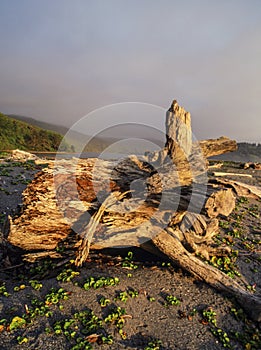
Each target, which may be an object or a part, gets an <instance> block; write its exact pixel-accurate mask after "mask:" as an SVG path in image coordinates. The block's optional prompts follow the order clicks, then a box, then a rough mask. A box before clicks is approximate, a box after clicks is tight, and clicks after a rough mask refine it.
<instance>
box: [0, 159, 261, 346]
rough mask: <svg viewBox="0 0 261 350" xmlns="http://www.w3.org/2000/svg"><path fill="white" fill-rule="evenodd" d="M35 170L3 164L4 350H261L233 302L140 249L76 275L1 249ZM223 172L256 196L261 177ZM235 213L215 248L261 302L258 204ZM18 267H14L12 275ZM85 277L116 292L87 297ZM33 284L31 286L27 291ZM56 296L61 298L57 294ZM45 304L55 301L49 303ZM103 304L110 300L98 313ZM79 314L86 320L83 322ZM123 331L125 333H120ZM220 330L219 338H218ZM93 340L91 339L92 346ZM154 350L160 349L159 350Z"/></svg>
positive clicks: (95, 261) (0, 285)
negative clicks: (230, 256) (233, 253)
mask: <svg viewBox="0 0 261 350" xmlns="http://www.w3.org/2000/svg"><path fill="white" fill-rule="evenodd" d="M39 170H40V166H36V167H35V166H33V165H32V164H31V165H30V164H29V165H23V166H22V165H21V164H16V163H5V162H3V163H1V164H0V189H1V192H0V220H1V221H0V227H1V231H2V232H3V234H2V237H1V242H0V243H1V246H0V254H1V266H0V344H1V345H0V348H1V349H2V350H7V349H32V350H36V349H39V350H40V349H45V350H47V349H56V350H58V349H61V350H62V349H89V348H90V344H91V346H92V348H93V349H146V348H147V349H155V350H156V349H165V350H166V349H168V350H174V349H179V350H188V349H198V350H204V349H205V350H207V349H209V350H212V349H213V350H219V349H224V346H226V348H229V346H230V348H233V349H260V348H261V335H260V330H259V325H258V324H257V323H254V322H252V321H251V320H249V319H248V318H247V316H246V315H244V313H243V312H242V310H240V307H239V306H238V305H237V303H236V301H235V300H233V299H232V298H228V297H226V296H224V295H222V294H221V293H218V292H217V291H215V290H214V289H212V288H211V287H209V286H208V285H206V284H205V283H202V282H200V281H197V280H196V279H195V278H194V277H191V276H190V275H188V274H186V273H185V272H183V271H181V270H180V269H179V268H178V267H176V266H171V265H169V262H168V260H164V259H159V258H157V257H155V256H152V255H150V254H148V253H145V252H143V251H141V250H139V249H128V250H123V251H115V250H108V251H106V252H102V253H98V252H93V253H91V256H90V259H89V260H88V261H87V263H86V264H85V266H84V267H83V268H81V269H80V270H76V269H75V268H73V267H72V266H71V265H70V262H67V264H65V263H63V262H57V261H48V260H46V261H43V262H41V263H35V264H28V263H23V262H22V259H21V253H22V252H20V251H18V250H17V249H15V248H14V247H10V246H9V245H8V243H7V242H6V237H5V235H6V234H7V231H8V228H7V225H6V224H5V218H6V215H7V214H9V215H16V214H17V213H18V212H19V210H20V208H21V203H22V197H21V193H22V190H23V189H24V188H25V187H26V185H27V180H30V179H31V178H32V177H33V174H34V173H35V172H37V171H39ZM221 170H222V171H227V172H235V173H238V172H242V173H244V174H245V173H249V174H252V175H253V178H243V177H242V178H241V177H238V175H237V176H235V179H237V180H240V181H248V182H249V183H251V184H254V185H258V186H260V184H261V176H260V175H261V172H260V171H254V170H250V169H248V170H242V169H241V168H240V167H239V165H238V164H233V163H225V165H224V166H223V167H222V169H220V171H221ZM213 171H218V170H213V169H211V170H210V172H209V176H211V173H212V172H213ZM232 178H233V177H232ZM238 205H239V207H238V209H237V212H235V213H233V215H232V216H231V218H229V219H228V220H226V219H225V218H224V220H222V222H223V225H222V226H223V228H221V232H222V234H221V236H220V239H221V240H222V239H226V242H227V243H229V244H231V245H232V247H233V248H234V249H235V250H238V251H239V256H238V259H237V262H236V266H235V269H237V270H238V271H240V272H241V273H242V275H244V277H245V278H246V279H247V281H248V283H249V288H251V289H256V293H260V288H261V274H260V264H261V259H260V257H261V255H260V240H261V223H260V212H261V210H260V208H261V202H259V201H255V200H251V201H247V202H244V201H242V200H241V201H239V204H238ZM250 208H252V210H250ZM238 216H239V217H240V220H239V219H238ZM228 226H229V229H228ZM231 228H233V229H234V230H239V231H242V232H240V237H234V236H233V237H231V236H230V235H229V234H228V230H230V231H231ZM235 232H236V231H235ZM129 250H131V251H132V252H133V256H132V255H129V258H128V252H129ZM14 265H17V266H18V267H16V268H14ZM126 265H127V267H128V268H126ZM71 270H73V271H75V272H77V273H78V274H75V276H74V277H73V278H71V279H70V278H69V279H70V281H68V282H65V281H62V280H61V273H63V277H64V276H65V277H64V278H65V279H66V278H68V276H72V272H71ZM57 276H58V277H57ZM59 276H60V277H59ZM90 277H93V278H94V279H100V278H101V277H106V278H107V277H113V278H118V279H119V283H118V284H117V285H112V286H105V287H101V288H98V289H94V288H90V289H89V290H85V289H84V285H85V283H86V281H87V280H88V278H90ZM32 280H34V281H37V282H35V283H33V282H30V281H32ZM37 288H39V289H37ZM52 288H53V290H52ZM61 288H62V290H60V294H59V293H58V294H57V291H58V290H59V289H61ZM7 293H8V295H7ZM50 294H52V297H53V298H54V299H52V300H51V302H50ZM48 295H49V299H48ZM57 295H60V296H61V299H59V297H58V296H57ZM168 296H175V297H176V298H177V300H178V301H177V302H176V304H177V305H170V304H168V303H167V299H168ZM101 298H104V299H105V300H107V301H106V302H105V304H106V306H104V307H102V305H101V301H100V300H101ZM125 299H126V300H125ZM48 300H49V301H48ZM174 300H176V299H174ZM117 307H120V309H118V311H119V310H120V311H122V312H124V311H125V315H122V316H119V317H118V319H117V315H116V316H115V319H114V321H113V322H109V321H108V318H107V319H106V317H108V315H110V314H111V313H112V312H114V313H115V308H117ZM36 308H38V310H36ZM41 308H42V309H41ZM233 309H234V312H233V311H232V310H233ZM30 310H31V311H30ZM32 310H34V311H32ZM39 310H40V311H39ZM87 310H89V312H90V310H92V311H93V313H94V314H95V315H96V316H97V319H100V322H98V326H97V327H96V328H95V321H94V320H95V318H92V321H90V320H89V319H88V317H89V316H88V317H87V316H86V312H85V314H84V311H87ZM123 310H124V311H123ZM81 312H82V315H85V319H84V318H82V319H80V318H79V317H80V316H79V313H81ZM207 312H208V313H210V314H211V313H212V314H213V313H215V314H216V315H214V316H213V318H214V319H215V320H216V321H213V322H211V320H210V319H207V316H206V313H207ZM33 313H34V314H35V315H34V317H32V314H33ZM39 313H40V314H41V315H39ZM87 313H88V312H87ZM17 317H18V318H17ZM21 318H22V319H24V320H25V322H23V321H21ZM97 319H96V320H97ZM17 320H20V324H19V322H18V325H17V323H15V321H17ZM117 320H118V321H119V320H120V323H117ZM106 321H107V322H106ZM57 322H60V326H59V325H58V326H57ZM88 322H89V323H88ZM215 322H216V324H214V323H215ZM24 323H25V324H24ZM96 324H97V322H96ZM120 324H123V328H122V330H121V331H120V328H119V327H121V326H120ZM91 325H92V327H90V326H91ZM59 327H60V328H59ZM88 327H89V328H88ZM10 328H11V330H10ZM12 328H13V329H12ZM59 329H61V331H59ZM218 329H219V330H220V331H218V332H217V330H218ZM213 333H216V335H215V334H213ZM94 334H96V335H95V336H93V335H94ZM108 335H111V337H112V339H113V343H112V344H100V343H101V342H102V337H107V339H108ZM90 336H92V337H90ZM225 338H229V340H230V341H229V342H228V341H227V340H226V339H225ZM77 339H78V340H77ZM104 339H105V338H103V341H105V340H104ZM158 340H159V341H161V345H159V343H157V341H158ZM92 341H93V342H92ZM107 341H108V340H107ZM77 342H78V343H77ZM19 343H20V344H19ZM77 344H78V347H76V346H77ZM149 344H150V345H149ZM157 344H158V345H157ZM148 346H149V347H148ZM157 346H158V347H157Z"/></svg>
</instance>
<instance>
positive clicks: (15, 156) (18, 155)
mask: <svg viewBox="0 0 261 350" xmlns="http://www.w3.org/2000/svg"><path fill="white" fill-rule="evenodd" d="M11 158H12V160H18V161H19V162H26V161H28V160H36V159H38V157H37V156H36V155H34V154H32V153H29V152H26V151H21V150H19V149H15V150H13V151H12V155H11Z"/></svg>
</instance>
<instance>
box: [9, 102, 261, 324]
mask: <svg viewBox="0 0 261 350" xmlns="http://www.w3.org/2000/svg"><path fill="white" fill-rule="evenodd" d="M236 147H237V146H236V142H235V141H233V140H229V139H228V138H226V137H221V138H219V139H217V140H213V139H211V140H205V141H200V142H195V143H193V142H192V131H191V116H190V113H189V112H186V111H185V109H184V108H182V107H180V106H179V105H178V103H177V101H175V100H174V101H173V103H172V105H171V107H170V109H169V110H168V111H167V114H166V144H165V147H164V148H163V149H162V150H161V151H159V152H154V153H150V154H147V155H146V157H145V156H144V157H143V158H141V157H139V158H138V157H136V156H130V157H128V158H126V159H124V160H122V161H120V162H118V161H105V160H98V159H86V160H82V159H81V160H80V159H74V160H70V161H68V160H67V161H66V160H60V161H56V162H55V164H53V165H50V166H49V167H48V168H46V169H44V170H43V171H42V172H40V173H38V174H37V175H36V177H35V179H34V180H33V181H32V183H31V184H30V185H29V186H28V187H27V189H26V190H25V191H24V194H23V196H24V200H23V211H22V214H21V215H20V216H19V217H18V218H16V219H14V220H12V219H11V218H10V224H11V225H10V227H11V228H10V233H9V241H10V242H11V243H12V244H13V245H16V246H18V247H20V248H22V249H24V250H25V251H29V252H30V253H27V255H26V257H27V259H30V257H31V259H33V258H35V259H37V257H42V256H43V255H44V253H45V255H46V256H48V255H50V256H51V255H52V254H53V253H54V250H55V248H57V246H58V245H61V244H62V245H63V247H64V248H65V252H66V250H67V251H73V252H74V254H76V257H75V264H76V265H77V266H81V265H82V264H83V263H84V261H85V260H86V258H87V256H88V253H89V250H90V249H103V248H107V247H123V246H131V245H132V246H140V247H142V248H144V249H147V250H150V251H155V248H157V249H158V251H160V252H161V253H164V254H165V255H167V256H168V257H169V259H170V260H171V261H172V262H173V263H175V264H178V265H180V266H181V267H182V268H184V269H185V270H187V271H189V272H190V273H191V274H192V275H194V276H196V277H197V278H199V279H201V280H204V281H206V282H207V283H209V284H210V285H212V286H213V287H215V288H217V289H219V290H223V291H225V292H228V293H230V294H232V295H234V296H236V298H237V300H238V302H239V303H241V305H242V306H243V307H244V308H245V310H246V311H247V312H248V313H249V314H250V316H251V317H252V318H253V319H255V320H261V301H260V298H258V297H257V296H253V295H252V294H251V293H249V292H246V291H245V286H243V285H241V284H240V283H238V282H235V281H234V280H232V279H231V278H230V277H229V276H227V275H225V274H224V273H223V272H221V271H219V270H218V269H216V268H214V267H211V266H210V265H208V264H205V263H204V262H203V261H202V260H200V258H198V257H197V256H198V255H201V256H204V257H205V258H206V259H208V258H209V256H211V254H212V255H213V254H214V253H215V254H217V249H218V248H216V247H215V246H214V245H213V237H214V236H215V235H216V234H217V233H218V232H219V221H218V218H219V216H220V215H223V216H228V215H229V214H230V213H231V212H232V210H233V209H234V207H235V198H236V195H238V194H239V193H244V194H246V195H248V194H249V195H257V196H258V195H260V193H258V192H255V191H254V190H253V189H250V188H245V187H243V186H242V184H240V183H236V182H233V181H229V180H225V179H222V180H220V179H216V180H211V181H209V180H208V177H207V158H208V157H210V156H213V155H218V154H222V153H226V152H229V151H234V150H235V149H236ZM253 192H255V193H254V194H253ZM223 250H224V248H223ZM33 251H35V253H34V252H33ZM223 254H224V251H223Z"/></svg>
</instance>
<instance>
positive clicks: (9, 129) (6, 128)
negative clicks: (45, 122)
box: [0, 113, 71, 152]
mask: <svg viewBox="0 0 261 350" xmlns="http://www.w3.org/2000/svg"><path fill="white" fill-rule="evenodd" d="M61 141H62V135H60V134H58V133H57V132H54V131H49V130H44V129H42V128H40V127H38V126H33V125H31V124H28V123H25V122H23V121H19V120H16V119H13V118H11V117H8V116H6V115H4V114H2V113H0V150H12V149H17V148H18V149H21V150H29V151H45V152H47V151H50V152H52V151H56V150H57V149H58V147H59V145H60V143H61ZM62 149H63V150H64V151H70V150H71V148H70V146H69V145H68V144H65V145H64V146H63V147H62Z"/></svg>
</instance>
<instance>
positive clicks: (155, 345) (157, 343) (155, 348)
mask: <svg viewBox="0 0 261 350" xmlns="http://www.w3.org/2000/svg"><path fill="white" fill-rule="evenodd" d="M161 345H162V341H161V340H159V339H156V340H152V341H150V342H149V343H148V345H147V346H146V347H145V348H144V350H160V349H161Z"/></svg>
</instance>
